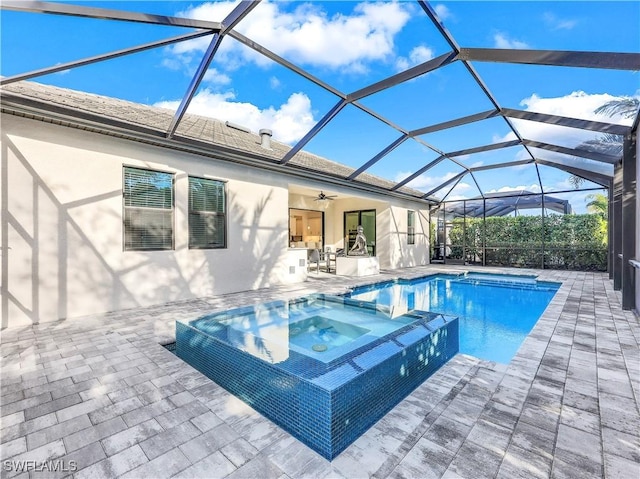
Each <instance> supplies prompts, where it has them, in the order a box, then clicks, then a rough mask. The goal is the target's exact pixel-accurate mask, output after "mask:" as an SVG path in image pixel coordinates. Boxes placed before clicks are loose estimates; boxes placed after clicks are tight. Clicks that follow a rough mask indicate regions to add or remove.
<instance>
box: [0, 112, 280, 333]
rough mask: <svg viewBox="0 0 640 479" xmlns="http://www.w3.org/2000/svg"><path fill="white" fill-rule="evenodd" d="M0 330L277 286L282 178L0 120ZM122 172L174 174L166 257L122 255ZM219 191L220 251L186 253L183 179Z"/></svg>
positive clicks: (48, 127) (80, 133)
mask: <svg viewBox="0 0 640 479" xmlns="http://www.w3.org/2000/svg"><path fill="white" fill-rule="evenodd" d="M1 141H2V145H1V146H2V173H3V174H2V178H3V180H2V197H3V200H4V201H3V209H4V211H3V241H2V243H3V255H2V260H3V265H2V270H3V299H2V303H3V305H2V306H3V307H2V313H3V318H2V326H3V327H6V326H7V325H15V324H26V323H29V324H30V323H32V322H40V321H50V320H55V319H58V318H66V317H77V316H82V315H85V314H89V313H96V312H102V311H113V310H119V309H123V308H130V307H135V306H145V305H151V304H157V303H162V302H166V301H174V300H180V299H187V298H193V297H200V296H207V295H212V294H220V293H225V292H230V291H241V290H248V289H252V288H258V287H264V286H269V285H271V284H274V283H278V282H282V281H285V280H286V277H287V275H288V274H289V269H288V265H287V264H285V263H286V261H281V260H282V259H283V258H285V257H286V252H287V246H288V245H287V234H288V224H287V214H286V212H287V209H288V189H287V188H288V185H287V182H286V181H284V179H283V178H278V177H276V176H275V175H270V174H268V173H265V172H264V171H261V172H257V171H254V170H252V169H248V168H246V167H236V166H235V165H231V164H229V163H220V162H213V161H211V160H208V159H203V158H199V157H197V156H194V155H189V154H185V153H179V152H173V151H170V150H167V149H162V148H155V147H151V146H147V145H142V144H138V143H134V142H125V141H122V140H118V139H115V138H110V137H107V136H104V135H98V134H94V133H88V132H83V131H79V130H74V129H70V128H65V127H61V126H55V125H51V124H46V123H42V122H35V121H31V120H27V119H23V118H17V117H13V116H8V115H3V118H2V140H1ZM123 165H129V166H139V167H144V168H152V169H157V170H162V171H168V172H173V173H175V220H174V237H175V250H173V251H154V252H135V251H128V252H124V251H123V247H122V244H123V241H122V234H123V226H122V208H123V205H122V182H123V179H122V177H123ZM189 174H191V175H196V176H207V177H212V178H219V179H223V180H226V181H228V183H227V195H228V196H227V198H228V205H229V206H228V211H227V214H228V221H227V228H228V233H227V238H228V240H227V244H228V247H227V248H226V249H220V250H190V249H189V248H188V224H187V216H186V212H187V205H188V175H189Z"/></svg>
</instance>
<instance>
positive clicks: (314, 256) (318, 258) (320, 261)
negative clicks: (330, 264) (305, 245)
mask: <svg viewBox="0 0 640 479" xmlns="http://www.w3.org/2000/svg"><path fill="white" fill-rule="evenodd" d="M307 263H308V264H309V270H311V267H312V266H313V265H314V264H315V265H316V274H319V273H320V267H321V266H322V267H324V269H325V271H326V269H327V261H326V259H325V256H324V255H322V254H320V250H319V249H318V248H315V249H312V250H309V257H308V258H307Z"/></svg>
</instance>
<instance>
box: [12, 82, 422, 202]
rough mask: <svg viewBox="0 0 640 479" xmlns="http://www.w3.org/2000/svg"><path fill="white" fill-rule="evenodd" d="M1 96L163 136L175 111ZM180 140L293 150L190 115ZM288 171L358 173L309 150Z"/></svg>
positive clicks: (275, 156) (67, 95)
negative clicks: (268, 144) (294, 169)
mask: <svg viewBox="0 0 640 479" xmlns="http://www.w3.org/2000/svg"><path fill="white" fill-rule="evenodd" d="M0 94H1V96H2V102H3V103H4V102H5V101H7V100H11V101H15V102H18V103H20V102H22V101H25V100H27V101H29V102H30V103H34V102H35V103H36V104H37V105H38V108H39V109H41V110H43V111H47V110H48V109H54V108H63V109H65V110H66V111H67V112H68V113H69V115H70V116H74V114H75V115H80V116H81V115H82V114H84V115H90V116H91V117H92V118H96V119H98V120H103V121H104V122H105V123H113V122H118V123H120V124H124V125H125V126H126V125H130V126H131V127H132V128H135V127H138V128H143V129H144V130H147V131H152V132H155V133H157V134H160V135H163V134H164V133H165V132H166V131H167V130H168V129H169V126H170V124H171V121H172V119H173V115H174V112H173V111H171V110H167V109H163V108H158V107H155V106H149V105H143V104H140V103H134V102H130V101H126V100H120V99H117V98H112V97H106V96H101V95H96V94H93V93H86V92H81V91H76V90H69V89H66V88H59V87H54V86H50V85H44V84H41V83H35V82H30V81H20V82H16V83H11V84H8V85H4V86H2V89H1V90H0ZM176 137H178V138H179V137H183V138H186V139H193V140H197V141H198V142H203V143H207V144H211V145H216V146H221V147H224V148H230V149H233V150H235V151H240V152H246V153H250V154H253V155H257V156H260V157H262V158H264V159H266V160H271V161H273V162H277V161H279V160H280V159H281V158H282V157H284V155H285V154H286V153H287V152H288V151H289V150H290V149H291V147H290V146H289V145H287V144H284V143H281V142H279V141H276V140H272V141H271V149H270V150H267V149H265V148H263V147H262V146H260V136H259V135H258V134H257V133H252V132H250V133H247V132H245V131H242V130H240V129H237V128H233V127H231V126H227V124H226V123H224V122H222V121H220V120H216V119H213V118H207V117H204V116H199V115H191V114H187V115H185V116H184V118H183V120H182V121H181V122H180V124H179V127H178V129H177V131H176ZM285 167H289V168H295V167H298V168H303V169H307V170H312V171H317V172H320V173H323V174H327V175H330V176H333V177H337V178H346V177H348V176H349V175H350V174H351V173H352V172H353V171H355V168H352V167H350V166H347V165H343V164H340V163H337V162H335V161H331V160H328V159H326V158H323V157H321V156H318V155H314V154H312V153H309V152H306V151H304V150H302V151H300V152H298V153H297V154H296V155H295V156H294V157H293V158H292V159H291V161H289V163H287V165H285ZM357 182H359V183H364V184H369V185H373V186H376V187H380V188H383V189H390V188H392V187H393V186H394V185H395V183H394V182H392V181H389V180H386V179H384V178H380V177H378V176H374V175H371V174H368V173H363V174H361V175H359V176H358V178H357ZM398 191H399V192H401V193H405V194H407V195H409V196H412V197H420V196H422V195H423V194H424V193H423V192H420V191H418V190H414V189H412V188H407V187H402V188H400V189H399V190H398Z"/></svg>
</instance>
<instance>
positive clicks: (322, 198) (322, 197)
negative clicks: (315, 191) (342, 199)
mask: <svg viewBox="0 0 640 479" xmlns="http://www.w3.org/2000/svg"><path fill="white" fill-rule="evenodd" d="M337 197H338V195H325V194H324V193H323V192H322V191H321V192H320V194H319V195H318V197H317V198H315V201H327V200H331V201H333V199H334V198H337Z"/></svg>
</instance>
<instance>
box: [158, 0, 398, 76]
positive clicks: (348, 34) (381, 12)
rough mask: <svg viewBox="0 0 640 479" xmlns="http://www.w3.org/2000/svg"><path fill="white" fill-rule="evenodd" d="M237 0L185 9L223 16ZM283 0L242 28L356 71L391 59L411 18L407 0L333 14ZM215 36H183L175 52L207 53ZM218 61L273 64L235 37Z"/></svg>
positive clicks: (288, 52) (290, 52) (309, 60)
mask: <svg viewBox="0 0 640 479" xmlns="http://www.w3.org/2000/svg"><path fill="white" fill-rule="evenodd" d="M234 5H235V3H234V2H215V3H204V4H201V5H198V6H197V7H194V8H189V9H187V10H185V11H183V12H180V15H181V16H185V17H189V18H198V19H205V20H211V21H221V20H222V19H223V18H224V17H225V16H226V14H228V13H229V12H230V11H231V9H232V8H233V6H234ZM283 5H285V4H280V3H279V2H268V1H265V2H262V3H261V4H260V5H259V6H257V7H256V8H255V9H254V10H253V11H251V13H250V14H249V15H247V17H246V18H245V19H244V20H243V21H242V22H241V23H240V24H239V25H238V27H237V29H238V31H240V32H241V33H242V34H244V35H246V36H247V37H249V38H251V39H252V40H254V41H256V42H257V43H259V44H261V45H263V46H265V47H266V48H268V49H270V50H272V51H274V52H276V53H278V54H279V55H281V56H283V57H285V58H287V59H289V60H291V61H293V62H295V63H301V64H305V65H316V66H321V67H326V68H329V69H341V70H345V69H347V70H350V71H356V72H357V71H364V70H366V65H367V63H369V62H372V61H387V60H388V59H389V58H390V57H391V56H392V55H393V52H394V38H395V35H396V34H397V33H398V32H399V31H400V30H401V29H402V28H403V27H404V25H405V24H406V23H407V22H408V21H409V18H410V15H409V12H408V10H407V7H405V6H404V5H403V4H402V3H401V2H378V3H360V4H357V5H356V6H355V7H354V9H353V12H352V13H351V15H344V14H335V15H333V16H329V15H328V14H327V13H326V12H325V11H323V10H322V9H321V8H320V7H317V6H312V5H309V4H307V3H304V4H301V5H299V6H297V7H296V8H295V9H294V10H293V11H290V12H287V11H285V10H284V9H283ZM210 41H211V38H210V37H205V38H200V39H195V40H191V41H189V42H182V43H180V44H177V45H175V46H173V47H171V48H169V51H170V52H171V53H172V54H173V55H191V54H193V53H195V52H198V53H199V54H201V53H202V52H204V51H205V50H206V48H207V46H208V45H209V43H210ZM198 56H199V55H198ZM216 61H218V62H221V63H222V64H224V65H225V67H226V68H229V69H233V68H237V67H238V66H239V65H240V64H242V63H246V62H254V63H256V64H259V65H266V64H268V63H267V62H268V60H265V59H264V58H263V57H262V56H260V55H258V54H257V53H255V52H254V51H253V50H250V49H248V48H246V47H242V46H241V45H240V44H239V43H238V42H235V41H234V40H232V39H229V38H226V39H225V40H223V42H222V44H221V46H220V48H219V50H218V52H217V53H216Z"/></svg>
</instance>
